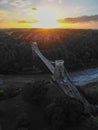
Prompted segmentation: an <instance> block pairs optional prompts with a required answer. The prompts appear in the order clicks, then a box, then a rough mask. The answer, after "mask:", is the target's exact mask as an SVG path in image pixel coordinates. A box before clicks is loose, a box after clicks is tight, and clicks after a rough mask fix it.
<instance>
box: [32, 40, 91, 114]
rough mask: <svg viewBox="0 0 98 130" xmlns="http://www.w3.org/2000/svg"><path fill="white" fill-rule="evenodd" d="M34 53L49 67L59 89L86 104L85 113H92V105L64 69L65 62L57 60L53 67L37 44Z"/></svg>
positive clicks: (33, 46)
mask: <svg viewBox="0 0 98 130" xmlns="http://www.w3.org/2000/svg"><path fill="white" fill-rule="evenodd" d="M32 52H35V53H36V54H37V56H38V57H39V58H40V59H41V60H42V62H43V63H44V64H45V65H46V66H47V68H48V69H49V71H50V72H51V73H52V79H53V80H54V81H55V83H56V84H58V85H57V86H58V87H59V89H61V90H62V91H63V93H64V94H67V95H69V96H70V97H74V98H76V99H79V100H80V101H81V102H82V103H83V104H84V108H85V113H91V104H90V103H89V102H88V101H87V100H86V99H85V97H84V96H83V95H82V94H81V93H80V92H79V90H78V89H77V87H76V86H75V85H74V83H73V81H72V80H71V77H70V75H69V73H68V72H67V69H66V68H65V67H64V61H63V60H56V61H55V62H53V63H54V66H53V64H52V63H51V61H50V60H48V59H47V58H46V57H45V56H44V55H43V54H42V53H41V51H40V50H39V48H38V46H37V42H33V44H32Z"/></svg>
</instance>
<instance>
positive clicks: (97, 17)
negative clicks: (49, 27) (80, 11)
mask: <svg viewBox="0 0 98 130" xmlns="http://www.w3.org/2000/svg"><path fill="white" fill-rule="evenodd" d="M57 21H58V22H59V23H88V22H98V15H92V16H80V17H75V18H64V19H58V20H57Z"/></svg>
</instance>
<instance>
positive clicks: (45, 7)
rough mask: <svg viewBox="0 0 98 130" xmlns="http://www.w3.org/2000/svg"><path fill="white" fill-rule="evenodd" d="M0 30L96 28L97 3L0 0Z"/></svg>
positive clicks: (85, 1)
mask: <svg viewBox="0 0 98 130" xmlns="http://www.w3.org/2000/svg"><path fill="white" fill-rule="evenodd" d="M0 28H84V29H88V28H92V29H98V0H0Z"/></svg>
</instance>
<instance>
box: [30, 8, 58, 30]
mask: <svg viewBox="0 0 98 130" xmlns="http://www.w3.org/2000/svg"><path fill="white" fill-rule="evenodd" d="M35 17H36V19H38V20H39V22H37V23H35V25H34V24H33V25H32V26H33V27H35V28H56V27H58V26H59V24H58V23H57V21H56V19H57V18H58V15H57V12H56V10H54V9H52V8H49V7H43V8H40V9H39V10H37V11H36V14H35Z"/></svg>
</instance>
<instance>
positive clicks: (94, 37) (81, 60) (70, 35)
mask: <svg viewBox="0 0 98 130" xmlns="http://www.w3.org/2000/svg"><path fill="white" fill-rule="evenodd" d="M34 41H36V42H37V43H38V46H39V48H40V50H41V51H42V53H43V54H44V55H45V56H46V57H47V58H48V59H50V60H53V61H54V60H57V59H63V60H64V61H65V66H66V68H67V69H68V70H70V71H74V70H77V69H85V68H89V67H97V66H98V30H72V29H70V30H66V29H49V30H46V29H45V30H44V29H16V30H15V29H14V30H11V29H10V30H1V31H0V73H9V72H15V71H16V72H18V71H19V72H21V71H22V72H23V71H24V70H25V69H27V68H28V69H29V70H32V71H43V72H46V71H47V69H46V67H45V65H44V64H43V63H42V62H41V60H40V59H39V58H38V57H37V56H36V55H35V54H33V56H32V50H31V45H32V42H34Z"/></svg>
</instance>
